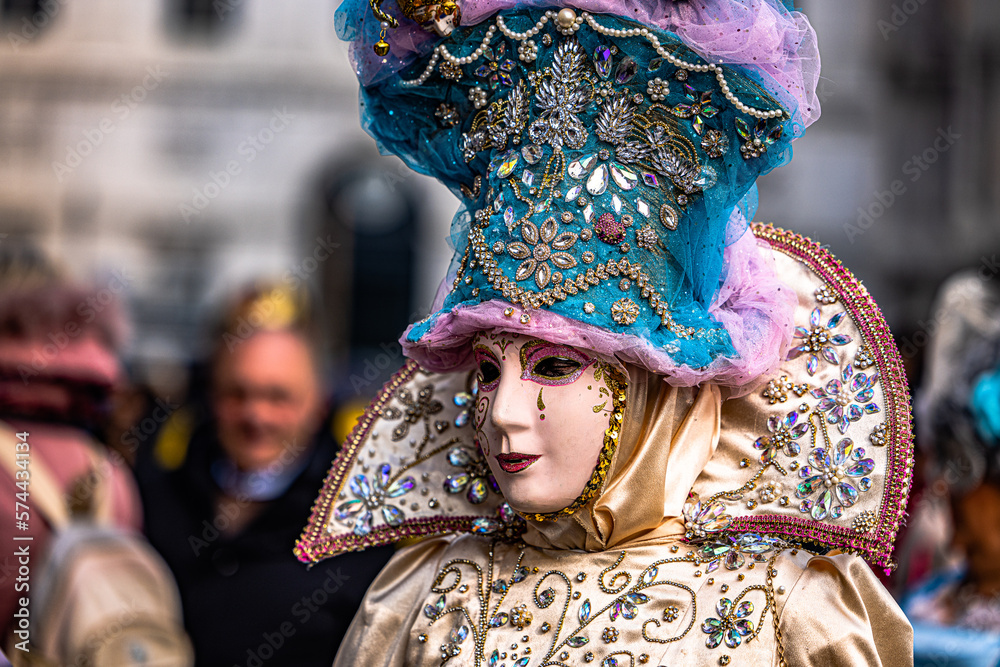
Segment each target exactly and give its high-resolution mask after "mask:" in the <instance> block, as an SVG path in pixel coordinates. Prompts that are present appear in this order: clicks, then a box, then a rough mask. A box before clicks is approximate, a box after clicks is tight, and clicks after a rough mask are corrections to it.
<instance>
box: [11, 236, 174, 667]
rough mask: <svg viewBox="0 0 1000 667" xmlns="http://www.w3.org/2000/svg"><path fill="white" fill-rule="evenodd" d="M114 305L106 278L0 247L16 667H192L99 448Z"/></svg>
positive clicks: (111, 384) (135, 518) (116, 477)
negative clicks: (84, 278) (89, 278)
mask: <svg viewBox="0 0 1000 667" xmlns="http://www.w3.org/2000/svg"><path fill="white" fill-rule="evenodd" d="M120 292H121V285H120V282H119V279H118V277H117V276H112V277H111V279H110V280H109V281H108V282H107V283H106V284H104V285H103V286H102V287H100V288H97V287H84V286H82V285H81V284H78V283H75V282H74V281H72V280H71V279H70V278H69V277H68V276H67V275H65V273H64V272H63V271H62V270H61V269H60V268H59V267H58V266H56V265H55V264H53V263H52V262H50V261H49V260H48V259H47V258H46V257H45V256H44V255H43V254H42V253H41V252H39V251H38V250H37V249H36V248H34V247H33V246H30V245H19V244H10V243H8V244H5V245H3V246H2V247H0V444H2V447H3V450H2V451H0V457H2V461H0V463H2V465H0V493H2V497H3V500H2V501H0V506H2V510H3V511H2V512H0V535H4V536H6V537H8V539H12V540H18V541H12V542H11V545H12V548H11V550H10V551H9V552H8V555H7V556H5V557H4V560H3V561H2V563H0V566H2V567H0V627H2V628H3V631H4V637H5V639H6V640H7V642H8V644H7V646H8V650H9V652H10V656H11V658H12V659H13V660H14V662H15V664H17V665H24V664H32V665H33V664H112V663H113V664H120V665H136V664H145V662H144V661H146V660H148V661H150V662H156V664H164V665H172V666H181V665H188V664H190V659H191V658H190V655H191V650H190V645H189V643H188V641H187V638H186V637H185V636H184V633H183V631H182V630H181V628H180V623H181V618H180V609H179V599H178V594H177V590H176V586H175V584H174V582H173V579H172V577H171V576H170V572H169V570H168V569H167V568H166V566H165V565H164V563H163V562H162V560H161V559H160V558H159V557H158V556H157V555H156V553H155V552H154V551H153V550H152V549H151V548H150V547H149V545H148V543H147V542H146V541H145V539H143V538H142V535H141V516H142V510H141V507H140V503H139V494H138V491H137V489H136V486H135V481H134V479H133V477H132V472H131V470H130V468H129V466H128V464H127V462H126V460H125V459H124V457H122V456H121V454H119V453H118V452H115V451H112V450H109V448H107V447H106V446H105V445H104V444H103V443H102V442H100V440H99V439H100V436H101V434H102V432H103V431H104V429H105V427H106V426H107V424H108V421H109V415H110V412H111V406H112V400H111V399H112V395H113V393H114V392H115V391H116V390H117V389H119V388H120V387H121V386H122V384H123V383H124V381H125V378H124V373H123V370H122V368H121V365H120V363H119V354H120V353H121V350H122V347H123V343H124V340H125V338H126V333H127V323H126V320H125V317H124V314H123V312H122V310H121V308H120V304H119V298H118V295H119V293H120ZM15 452H21V453H20V454H15ZM24 538H27V539H24ZM22 566H23V567H22ZM26 603H27V604H26ZM25 613H27V614H28V616H27V618H28V622H27V623H26V624H24V623H22V622H21V619H22V618H24V614H25ZM15 628H16V629H17V630H18V631H21V632H18V633H16V634H12V633H13V631H14V630H15ZM24 630H27V633H24V632H23V631H24ZM12 637H13V638H12ZM26 660H27V662H25V661H26Z"/></svg>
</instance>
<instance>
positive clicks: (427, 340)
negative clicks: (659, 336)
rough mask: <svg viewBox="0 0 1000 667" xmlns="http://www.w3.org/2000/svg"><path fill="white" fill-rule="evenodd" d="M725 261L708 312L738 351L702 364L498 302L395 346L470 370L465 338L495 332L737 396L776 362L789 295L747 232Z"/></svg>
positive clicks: (784, 339) (429, 363)
mask: <svg viewBox="0 0 1000 667" xmlns="http://www.w3.org/2000/svg"><path fill="white" fill-rule="evenodd" d="M725 262H726V266H727V275H726V278H725V280H724V282H723V284H722V287H720V289H719V292H718V294H717V296H716V298H715V301H714V302H713V303H712V305H711V307H710V308H709V312H710V313H711V314H712V315H713V317H715V319H716V320H717V321H719V322H720V323H721V324H722V325H723V326H725V328H726V330H727V331H728V332H729V335H730V338H731V340H732V343H733V347H734V348H735V349H736V351H737V353H738V356H737V357H736V358H732V359H730V358H719V359H716V360H715V361H714V362H713V363H712V364H710V365H709V366H708V367H706V368H700V369H694V368H690V367H688V366H680V365H678V364H676V363H675V362H674V361H673V360H672V359H671V358H670V356H669V355H667V354H666V353H665V352H663V351H661V350H659V349H657V348H655V347H653V346H652V345H650V344H649V343H648V342H647V341H645V340H644V339H642V338H640V337H638V336H631V335H625V334H618V333H613V332H610V331H606V330H605V329H601V328H599V327H595V326H592V325H589V324H585V323H583V322H577V321H576V320H571V319H569V318H566V317H563V316H561V315H557V314H555V313H552V312H549V311H546V310H537V311H533V312H532V313H531V321H530V322H529V323H528V324H522V323H521V322H520V319H519V317H518V315H517V314H516V313H515V315H514V316H513V317H507V316H505V315H504V310H506V309H507V308H510V307H511V305H510V304H509V303H507V302H506V301H500V300H492V301H487V302H485V303H481V304H477V305H475V306H464V307H463V306H459V307H458V308H455V309H454V310H452V311H451V312H448V313H444V314H442V315H441V316H440V317H439V318H438V320H437V321H436V322H435V326H434V327H433V328H432V329H431V330H430V331H429V332H427V333H426V334H425V335H424V336H423V337H422V338H421V339H420V341H419V342H416V343H413V342H410V341H408V340H407V339H406V336H407V334H409V331H410V329H407V331H406V333H404V334H403V337H402V338H401V339H400V344H401V345H402V346H403V352H404V353H405V354H406V355H407V356H408V357H410V358H412V359H414V360H416V361H417V362H418V363H420V364H421V365H422V366H424V367H425V368H427V369H428V370H431V371H435V372H450V371H455V370H461V369H469V368H472V366H473V359H472V355H471V350H470V349H469V345H468V343H469V340H470V339H471V338H472V337H473V336H474V335H475V334H476V333H478V332H479V331H484V330H491V329H502V330H504V331H514V332H519V333H523V334H526V335H529V336H534V337H536V338H543V339H545V340H549V341H552V342H554V343H560V344H563V345H571V346H573V347H579V348H583V349H586V350H590V351H592V352H596V353H598V354H601V355H604V356H608V357H615V358H617V359H618V360H619V361H621V362H623V363H631V364H635V365H637V366H642V367H643V368H646V369H648V370H650V371H652V372H654V373H658V374H660V375H663V376H665V379H666V381H667V382H669V383H670V384H672V385H676V386H694V385H697V384H701V383H702V382H708V381H711V382H714V383H716V384H720V385H724V386H727V387H730V388H732V391H731V395H734V396H736V395H741V394H743V393H746V392H747V391H750V390H751V389H752V388H753V387H754V386H755V385H756V381H757V379H758V378H760V377H761V376H763V375H766V374H769V373H771V372H773V371H774V370H776V369H777V368H778V366H779V365H780V364H781V361H782V359H784V356H785V353H786V351H787V349H788V346H789V345H790V342H791V337H792V327H793V324H792V321H793V314H794V311H795V305H796V297H795V292H794V291H793V290H792V289H791V288H790V287H788V286H787V285H785V284H784V283H782V282H781V280H780V278H779V277H778V275H777V273H776V272H775V270H774V261H773V259H772V258H771V257H770V255H769V253H768V252H767V251H762V249H761V248H760V247H758V241H757V240H756V238H755V237H754V235H753V232H751V231H750V230H749V229H748V230H747V231H746V233H745V234H744V235H743V236H742V237H740V239H739V240H738V241H737V242H736V243H734V244H732V245H730V246H729V247H728V248H726V251H725ZM518 312H519V311H518ZM410 328H412V327H410Z"/></svg>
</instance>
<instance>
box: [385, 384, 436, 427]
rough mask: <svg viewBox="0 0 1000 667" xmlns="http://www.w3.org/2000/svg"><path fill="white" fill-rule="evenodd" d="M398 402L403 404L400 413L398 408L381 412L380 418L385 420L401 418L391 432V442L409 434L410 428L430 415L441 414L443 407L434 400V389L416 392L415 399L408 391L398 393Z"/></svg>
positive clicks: (390, 408) (428, 387) (430, 387)
mask: <svg viewBox="0 0 1000 667" xmlns="http://www.w3.org/2000/svg"><path fill="white" fill-rule="evenodd" d="M398 398H399V402H400V403H402V404H403V406H404V409H403V410H402V411H400V410H399V408H394V407H389V408H384V409H383V410H382V416H383V417H385V418H386V419H399V418H400V417H402V418H403V421H402V422H400V424H399V425H398V426H396V428H394V429H393V431H392V439H393V440H402V439H403V438H405V437H406V436H407V434H408V433H409V432H410V426H412V425H414V424H417V423H418V422H420V421H421V420H424V421H426V420H427V419H428V418H429V417H430V416H431V415H436V414H437V413H439V412H441V409H442V408H443V407H444V406H443V405H441V401H438V400H435V399H434V387H433V386H430V385H428V386H426V387H424V388H422V389H420V390H419V391H418V392H417V396H416V398H414V397H413V393H412V392H411V391H410V390H409V389H403V390H401V391H400V392H399V396H398Z"/></svg>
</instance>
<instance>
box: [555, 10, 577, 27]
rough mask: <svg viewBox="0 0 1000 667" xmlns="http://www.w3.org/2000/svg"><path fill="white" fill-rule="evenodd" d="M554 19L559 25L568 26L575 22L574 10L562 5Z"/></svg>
mask: <svg viewBox="0 0 1000 667" xmlns="http://www.w3.org/2000/svg"><path fill="white" fill-rule="evenodd" d="M556 21H557V22H558V23H559V27H561V28H568V27H570V26H571V25H573V23H575V22H576V12H574V11H573V10H572V9H570V8H569V7H564V8H563V9H560V10H559V14H558V15H557V17H556Z"/></svg>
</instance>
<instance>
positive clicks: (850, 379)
mask: <svg viewBox="0 0 1000 667" xmlns="http://www.w3.org/2000/svg"><path fill="white" fill-rule="evenodd" d="M840 376H841V379H842V380H843V382H841V380H837V379H833V380H830V381H829V382H828V383H827V384H826V386H825V387H818V388H816V389H813V390H812V391H811V392H809V393H810V394H811V395H812V396H813V398H818V399H820V401H819V404H818V405H817V406H816V410H817V411H818V412H824V413H826V420H827V422H829V423H830V424H836V425H837V428H838V429H840V432H841V434H844V433H847V427H848V426H850V424H852V423H853V422H856V421H858V420H860V419H861V417H862V416H863V415H866V414H867V415H870V414H875V413H876V412H881V408H879V406H878V405H877V404H876V403H875V402H874V400H875V383H876V382H878V373H872V374H871V375H870V376H869V375H867V374H865V373H861V372H859V373H857V374H856V375H855V373H854V367H853V366H851V365H850V364H848V365H847V366H844V368H843V369H842V370H841V374H840Z"/></svg>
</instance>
